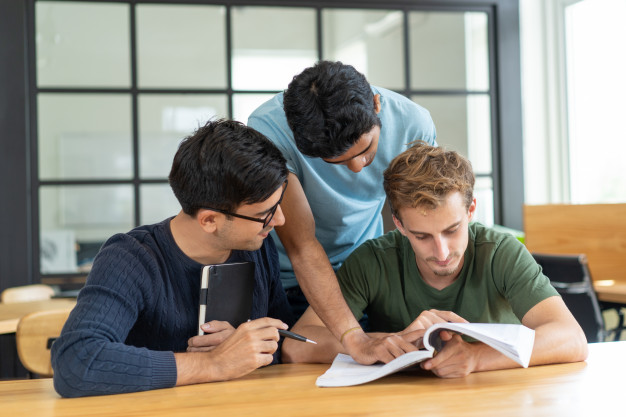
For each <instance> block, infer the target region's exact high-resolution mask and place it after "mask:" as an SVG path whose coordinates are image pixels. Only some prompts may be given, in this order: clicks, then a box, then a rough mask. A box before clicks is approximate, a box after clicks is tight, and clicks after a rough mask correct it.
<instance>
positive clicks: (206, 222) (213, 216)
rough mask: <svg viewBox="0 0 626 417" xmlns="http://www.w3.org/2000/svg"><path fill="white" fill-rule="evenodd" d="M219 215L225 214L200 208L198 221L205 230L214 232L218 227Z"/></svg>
mask: <svg viewBox="0 0 626 417" xmlns="http://www.w3.org/2000/svg"><path fill="white" fill-rule="evenodd" d="M219 216H223V214H220V213H217V212H215V211H212V210H204V209H200V210H198V213H197V214H196V221H197V222H198V224H199V225H200V227H201V228H202V229H203V230H204V231H205V232H207V233H212V232H214V231H215V229H217V223H218V218H219Z"/></svg>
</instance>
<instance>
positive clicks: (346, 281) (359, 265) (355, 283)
mask: <svg viewBox="0 0 626 417" xmlns="http://www.w3.org/2000/svg"><path fill="white" fill-rule="evenodd" d="M370 259H376V255H375V254H374V253H373V251H372V250H371V249H370V247H369V245H368V244H367V243H365V244H363V245H361V246H360V247H358V248H356V249H355V250H354V251H353V252H352V253H351V254H350V256H348V258H346V260H345V262H344V263H343V265H341V267H340V268H339V270H338V271H337V281H338V282H339V287H340V288H341V292H342V294H343V298H344V299H345V300H346V303H347V304H348V307H350V310H352V314H354V317H355V318H356V319H357V320H360V319H361V318H362V317H363V314H364V312H365V310H366V309H367V307H368V306H369V300H370V295H371V294H372V290H371V282H372V280H373V281H376V277H374V275H376V274H377V271H379V267H377V266H374V264H372V263H371V262H368V260H370Z"/></svg>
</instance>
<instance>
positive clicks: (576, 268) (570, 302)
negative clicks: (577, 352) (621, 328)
mask: <svg viewBox="0 0 626 417" xmlns="http://www.w3.org/2000/svg"><path fill="white" fill-rule="evenodd" d="M532 255H533V257H534V258H535V260H536V261H537V263H538V264H539V265H541V268H542V269H543V273H544V275H546V276H547V277H548V278H550V282H551V283H552V286H553V287H554V288H555V289H556V290H557V292H558V293H559V294H560V295H561V297H562V298H563V301H564V302H565V305H566V306H567V308H569V310H570V311H571V312H572V315H573V316H574V318H575V319H576V320H577V321H578V324H580V327H582V329H583V331H584V332H585V336H586V337H587V341H588V342H589V343H595V342H604V340H605V337H606V331H605V324H604V318H603V316H602V311H601V309H600V305H599V304H598V299H597V297H596V292H595V290H594V289H593V284H592V282H591V274H590V273H589V267H588V265H587V257H586V256H585V255H583V254H580V255H548V254H543V253H533V254H532Z"/></svg>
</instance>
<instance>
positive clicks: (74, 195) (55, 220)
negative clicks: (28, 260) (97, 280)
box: [39, 185, 134, 273]
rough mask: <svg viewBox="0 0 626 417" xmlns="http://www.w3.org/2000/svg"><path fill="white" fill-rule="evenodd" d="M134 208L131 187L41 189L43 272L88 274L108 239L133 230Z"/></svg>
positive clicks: (53, 187)
mask: <svg viewBox="0 0 626 417" xmlns="http://www.w3.org/2000/svg"><path fill="white" fill-rule="evenodd" d="M133 207H134V204H133V189H132V186H131V185H90V186H42V187H41V188H40V189H39V230H40V231H41V235H40V260H41V272H42V273H57V272H77V271H79V270H80V271H86V270H89V268H90V264H91V261H92V260H93V256H95V254H96V253H97V251H98V249H99V248H100V246H101V245H102V243H103V242H104V241H105V240H106V239H108V238H109V237H110V236H111V235H113V234H115V233H120V232H127V231H128V230H130V229H131V228H132V227H133Z"/></svg>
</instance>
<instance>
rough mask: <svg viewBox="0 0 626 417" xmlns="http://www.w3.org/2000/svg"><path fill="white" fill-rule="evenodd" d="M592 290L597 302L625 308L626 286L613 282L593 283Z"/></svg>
mask: <svg viewBox="0 0 626 417" xmlns="http://www.w3.org/2000/svg"><path fill="white" fill-rule="evenodd" d="M593 288H594V289H595V290H596V294H597V296H598V300H600V301H605V302H608V303H616V304H624V305H625V306H626V284H623V283H619V282H615V281H613V280H606V281H595V282H594V283H593Z"/></svg>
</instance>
